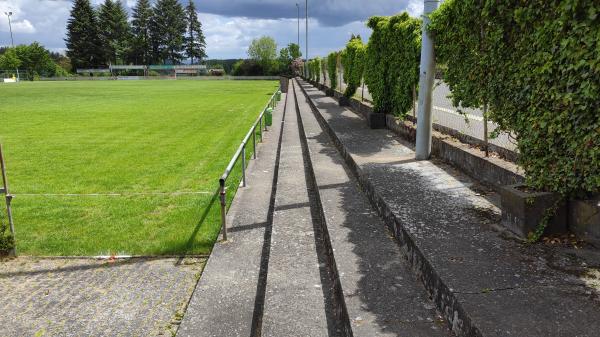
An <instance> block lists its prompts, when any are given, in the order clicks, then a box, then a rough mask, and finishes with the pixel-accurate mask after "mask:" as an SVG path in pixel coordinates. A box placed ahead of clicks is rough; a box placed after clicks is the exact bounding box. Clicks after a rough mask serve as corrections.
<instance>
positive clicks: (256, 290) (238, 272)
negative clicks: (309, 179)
mask: <svg viewBox="0 0 600 337" xmlns="http://www.w3.org/2000/svg"><path fill="white" fill-rule="evenodd" d="M287 100H288V97H287V95H286V94H283V96H282V100H281V103H279V104H278V105H277V107H276V109H275V111H274V112H273V126H272V127H271V128H270V129H269V131H267V132H265V133H264V135H263V137H264V139H263V143H262V144H260V145H259V146H258V150H257V152H258V159H256V160H251V161H250V162H249V167H248V169H247V172H246V178H247V186H246V187H244V188H241V187H240V188H239V189H238V192H237V194H236V197H235V199H234V201H233V203H232V205H231V207H230V208H229V212H228V215H227V222H228V224H229V231H228V235H229V237H228V241H227V242H218V243H217V244H215V246H214V248H213V251H212V253H211V256H210V258H209V260H208V263H207V265H206V267H205V273H204V274H203V275H202V278H201V279H200V281H199V282H198V286H197V288H196V291H195V292H194V295H193V297H192V299H191V301H190V304H189V306H188V310H187V312H186V314H185V316H184V319H183V321H182V323H181V326H180V328H179V331H178V332H177V336H186V337H187V336H189V337H204V336H207V337H208V336H213V337H218V336H231V337H234V336H241V337H242V336H243V337H248V336H251V335H255V334H256V331H255V330H256V329H257V326H256V324H255V322H256V317H258V316H259V312H261V311H262V308H261V304H262V302H263V301H264V282H265V280H266V268H267V265H268V259H269V252H270V242H271V239H270V236H271V226H272V218H271V217H272V213H273V200H272V197H273V196H274V195H273V188H274V182H276V180H277V165H278V159H277V157H278V148H279V144H280V142H279V140H280V135H281V130H282V127H283V124H282V121H283V119H284V108H285V106H286V105H288V104H289V103H288V102H287ZM260 294H262V296H263V297H262V299H261V298H260Z"/></svg>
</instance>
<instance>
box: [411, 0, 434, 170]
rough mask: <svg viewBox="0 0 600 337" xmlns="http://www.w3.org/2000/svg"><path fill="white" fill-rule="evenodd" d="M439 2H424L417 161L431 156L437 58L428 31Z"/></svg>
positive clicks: (432, 0) (425, 0)
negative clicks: (432, 103)
mask: <svg viewBox="0 0 600 337" xmlns="http://www.w3.org/2000/svg"><path fill="white" fill-rule="evenodd" d="M438 4H439V0H423V5H424V8H423V28H422V29H423V30H422V34H421V36H422V37H423V40H422V43H421V66H420V70H419V72H420V74H419V113H418V115H417V141H416V149H415V152H416V156H415V157H416V159H417V160H427V159H429V156H430V155H431V128H432V118H431V95H432V91H433V76H434V75H435V58H434V50H433V39H432V38H431V35H430V34H429V32H428V31H427V25H429V14H430V13H431V12H433V11H434V10H436V9H437V8H438Z"/></svg>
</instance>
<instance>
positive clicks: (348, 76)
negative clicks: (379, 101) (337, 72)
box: [341, 36, 366, 98]
mask: <svg viewBox="0 0 600 337" xmlns="http://www.w3.org/2000/svg"><path fill="white" fill-rule="evenodd" d="M365 49H366V46H365V45H364V44H363V42H362V39H361V38H360V36H357V37H355V36H352V38H351V39H350V41H349V42H348V44H347V45H346V49H344V51H343V52H342V54H341V61H342V66H343V68H344V81H345V82H346V91H345V92H344V96H346V97H348V98H350V97H352V96H354V93H355V92H356V89H357V88H358V87H359V86H360V81H361V80H362V78H363V72H364V69H365V51H366V50H365Z"/></svg>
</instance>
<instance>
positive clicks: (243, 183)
mask: <svg viewBox="0 0 600 337" xmlns="http://www.w3.org/2000/svg"><path fill="white" fill-rule="evenodd" d="M242 186H243V187H246V144H244V147H242Z"/></svg>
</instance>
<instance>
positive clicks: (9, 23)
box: [4, 12, 21, 81]
mask: <svg viewBox="0 0 600 337" xmlns="http://www.w3.org/2000/svg"><path fill="white" fill-rule="evenodd" d="M4 14H6V16H7V17H8V30H9V31H10V45H11V47H13V48H14V47H15V40H14V39H13V32H12V23H11V22H10V17H11V16H12V15H13V13H12V12H4ZM20 80H21V77H20V76H19V67H17V81H20Z"/></svg>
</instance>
